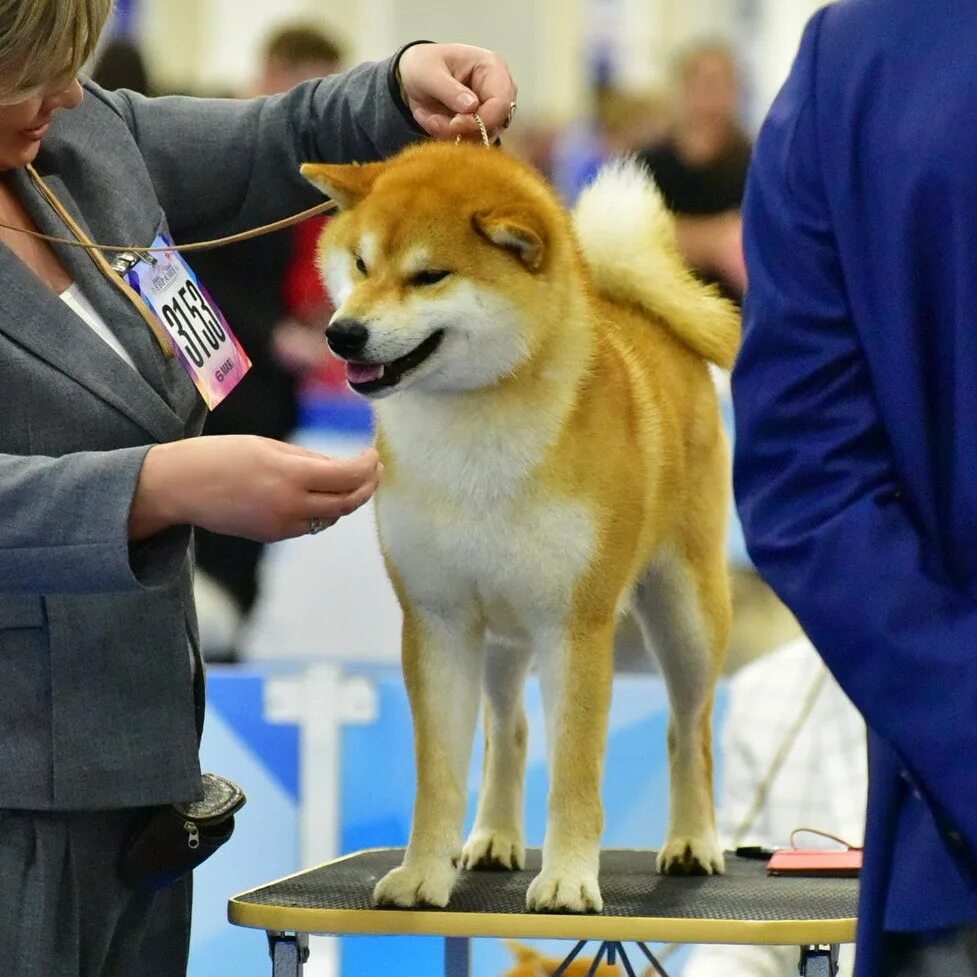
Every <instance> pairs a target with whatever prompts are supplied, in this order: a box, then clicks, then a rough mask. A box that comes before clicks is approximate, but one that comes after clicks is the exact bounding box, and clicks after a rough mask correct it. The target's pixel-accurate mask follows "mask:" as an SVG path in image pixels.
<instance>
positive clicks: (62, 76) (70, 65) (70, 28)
mask: <svg viewBox="0 0 977 977" xmlns="http://www.w3.org/2000/svg"><path fill="white" fill-rule="evenodd" d="M111 11H112V0H0V100H2V101H5V102H10V101H13V100H16V99H19V98H28V97H30V96H31V95H33V94H35V93H36V92H38V91H41V90H43V89H44V88H46V87H47V86H48V85H50V84H51V83H52V82H60V81H65V82H67V81H70V80H71V79H73V78H74V77H75V75H77V74H78V72H79V71H80V70H81V66H82V65H83V64H84V63H85V62H86V61H87V60H88V59H89V57H91V54H92V52H93V51H94V50H95V44H96V42H97V41H98V36H99V34H101V32H102V28H103V27H104V26H105V22H106V21H107V20H108V17H109V14H110V13H111Z"/></svg>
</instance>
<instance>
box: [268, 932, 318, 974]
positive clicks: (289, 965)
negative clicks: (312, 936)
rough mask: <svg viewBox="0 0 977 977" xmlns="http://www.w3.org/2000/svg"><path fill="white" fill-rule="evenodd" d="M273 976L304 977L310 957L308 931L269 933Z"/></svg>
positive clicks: (269, 950)
mask: <svg viewBox="0 0 977 977" xmlns="http://www.w3.org/2000/svg"><path fill="white" fill-rule="evenodd" d="M268 952H269V953H270V954H271V975H272V977H302V971H303V970H304V968H305V964H306V962H307V961H308V959H309V935H308V933H269V934H268Z"/></svg>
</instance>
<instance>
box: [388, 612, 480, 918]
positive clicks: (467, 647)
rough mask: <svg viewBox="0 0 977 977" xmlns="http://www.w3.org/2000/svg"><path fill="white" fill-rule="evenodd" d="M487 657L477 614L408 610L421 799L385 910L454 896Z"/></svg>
mask: <svg viewBox="0 0 977 977" xmlns="http://www.w3.org/2000/svg"><path fill="white" fill-rule="evenodd" d="M483 659H484V649H483V630H482V628H481V627H480V626H479V624H478V623H477V618H476V616H475V615H474V613H472V614H465V613H458V614H455V613H451V614H443V613H442V614H436V613H431V612H427V611H423V610H419V609H416V608H411V607H407V608H405V610H404V632H403V666H404V679H405V681H406V684H407V693H408V696H409V698H410V704H411V713H412V715H413V719H414V754H415V759H416V765H417V798H416V800H415V802H414V823H413V826H412V828H411V836H410V842H409V844H408V846H407V852H406V854H405V856H404V863H403V865H401V866H400V868H396V869H394V870H393V871H392V872H389V873H388V874H387V875H385V876H384V877H383V878H382V879H381V880H380V881H379V882H378V883H377V886H376V888H375V889H374V892H373V898H374V900H375V901H376V902H377V903H378V904H379V905H394V906H405V907H409V906H417V905H430V906H445V905H447V903H448V899H449V897H450V896H451V890H452V888H453V886H454V884H455V879H456V877H457V874H458V859H459V856H460V854H461V829H462V825H463V822H464V817H465V805H466V801H467V793H468V792H467V780H468V777H467V775H468V764H469V760H470V759H471V749H472V739H473V737H474V735H475V722H476V719H477V714H478V702H479V697H480V692H481V676H482V666H483Z"/></svg>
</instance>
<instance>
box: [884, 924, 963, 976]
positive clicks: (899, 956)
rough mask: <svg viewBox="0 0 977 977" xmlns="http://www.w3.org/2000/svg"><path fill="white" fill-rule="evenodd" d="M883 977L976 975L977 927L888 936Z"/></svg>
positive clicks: (891, 934)
mask: <svg viewBox="0 0 977 977" xmlns="http://www.w3.org/2000/svg"><path fill="white" fill-rule="evenodd" d="M885 940H886V965H885V970H884V977H977V926H961V927H959V928H958V929H952V930H941V931H939V932H935V933H889V934H887V935H886V938H885Z"/></svg>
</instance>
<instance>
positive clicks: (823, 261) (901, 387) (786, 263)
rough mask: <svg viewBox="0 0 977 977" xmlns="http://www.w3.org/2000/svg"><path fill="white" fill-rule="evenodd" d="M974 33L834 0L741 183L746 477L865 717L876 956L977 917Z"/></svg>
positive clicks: (939, 19)
mask: <svg viewBox="0 0 977 977" xmlns="http://www.w3.org/2000/svg"><path fill="white" fill-rule="evenodd" d="M975 38H977V3H971V2H967V3H959V2H953V0H898V2H897V0H843V2H840V3H838V4H836V5H834V6H831V7H828V8H826V9H825V10H822V11H821V12H820V13H819V14H817V15H816V16H815V17H814V19H813V20H812V21H811V23H810V25H809V26H808V29H807V31H806V33H805V35H804V39H803V42H802V44H801V49H800V53H799V54H798V57H797V61H796V63H795V65H794V68H793V71H792V73H791V76H790V78H789V80H788V81H787V83H786V85H785V87H784V89H783V91H782V92H781V93H780V95H779V96H778V98H777V100H776V102H775V104H774V106H773V108H772V109H771V112H770V115H769V117H768V119H767V121H766V123H765V125H764V128H763V130H762V133H761V135H760V137H759V140H758V143H757V146H756V150H755V157H754V160H753V165H752V172H751V176H750V180H749V187H748V192H747V197H746V202H745V243H746V251H747V265H748V269H749V276H750V289H749V294H748V295H747V299H746V305H745V309H744V315H745V331H744V344H743V350H742V353H741V356H740V359H739V362H738V365H737V367H736V370H735V374H734V378H733V394H734V402H735V407H736V424H737V442H736V444H737V449H736V472H735V477H736V491H737V499H738V505H739V509H740V515H741V518H742V520H743V525H744V529H745V533H746V538H747V543H748V546H749V549H750V553H751V555H752V557H753V558H754V560H755V562H756V564H757V566H758V568H759V569H760V571H761V572H762V573H763V575H764V576H765V577H766V578H767V579H768V580H769V581H770V582H771V584H772V585H773V586H774V587H775V588H776V590H777V591H778V592H779V593H780V595H781V596H782V597H783V599H784V600H785V601H786V602H787V604H788V605H789V606H790V607H791V608H793V610H794V611H795V612H796V614H797V617H798V618H799V620H800V621H801V623H802V625H803V626H804V628H805V629H806V630H807V632H808V633H809V634H810V636H811V638H812V639H813V641H814V643H815V644H816V645H817V647H818V649H819V650H820V651H821V653H822V655H823V656H824V658H825V660H826V661H827V663H828V665H829V667H830V668H831V670H832V671H833V672H834V674H835V675H836V676H837V678H838V681H839V682H840V683H841V685H842V687H843V688H844V689H845V690H846V691H847V692H848V694H849V695H850V696H851V698H852V699H853V700H854V702H855V704H856V705H857V706H858V707H859V709H860V710H861V711H862V712H863V713H864V715H865V717H866V720H867V722H868V725H869V728H870V731H871V736H870V774H871V777H870V779H871V787H870V797H869V812H868V826H867V842H866V844H867V852H866V866H865V871H864V875H863V893H862V908H861V917H860V924H859V973H860V974H862V975H868V974H873V975H874V974H877V973H879V972H880V970H879V966H880V965H879V955H878V954H879V935H880V934H881V932H882V931H883V929H889V930H905V931H916V930H923V929H929V928H938V927H944V926H952V925H956V924H958V923H961V922H964V921H972V920H977V857H975V856H977V44H975V40H974V39H975Z"/></svg>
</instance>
